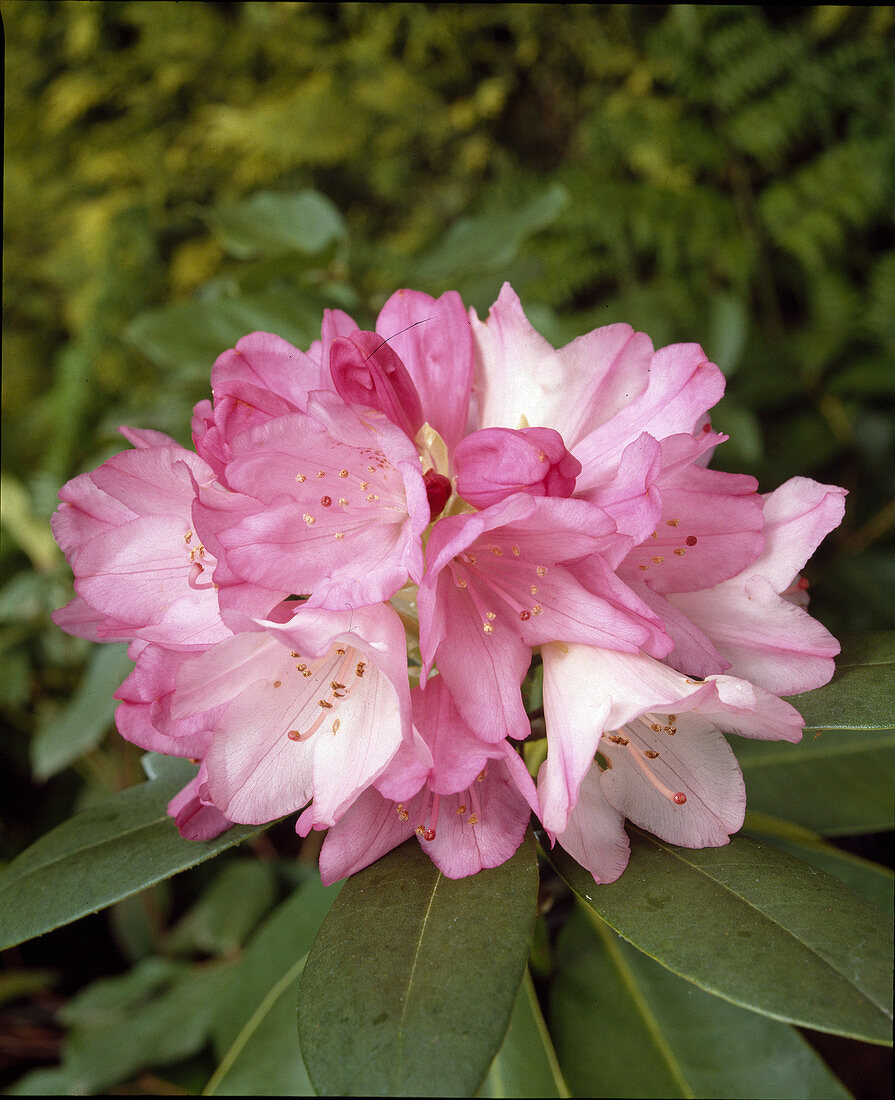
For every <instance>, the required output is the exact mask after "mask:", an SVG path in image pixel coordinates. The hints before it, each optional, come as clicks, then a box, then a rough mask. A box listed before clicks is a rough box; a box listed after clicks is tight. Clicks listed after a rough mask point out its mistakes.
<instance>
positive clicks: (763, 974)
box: [552, 827, 892, 1043]
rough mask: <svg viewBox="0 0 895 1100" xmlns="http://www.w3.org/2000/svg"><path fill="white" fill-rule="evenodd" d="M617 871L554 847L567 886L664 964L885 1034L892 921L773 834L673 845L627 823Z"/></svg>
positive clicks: (779, 1014) (778, 1007)
mask: <svg viewBox="0 0 895 1100" xmlns="http://www.w3.org/2000/svg"><path fill="white" fill-rule="evenodd" d="M630 831H631V861H630V863H629V865H628V868H627V870H626V871H625V873H624V874H623V875H622V876H621V878H620V879H619V880H618V882H614V883H612V884H610V885H608V886H597V885H595V884H594V880H593V876H592V875H590V874H589V873H588V872H587V871H585V870H584V869H583V868H581V867H579V865H578V864H577V863H576V862H575V861H574V860H573V859H571V857H569V856H568V855H567V854H566V853H565V852H562V851H561V850H557V851H556V853H554V854H553V856H552V858H553V860H554V863H555V865H556V867H557V870H558V871H559V872H560V874H561V875H562V876H563V878H565V880H566V881H567V882H568V884H569V885H570V886H571V887H572V889H573V890H574V891H575V892H576V893H577V894H578V895H579V897H581V898H582V899H583V900H584V901H586V902H587V903H588V905H590V907H591V908H592V909H593V910H594V911H595V912H597V913H598V914H599V915H600V916H601V917H602V918H603V919H604V920H605V921H606V922H607V923H608V924H610V925H611V926H612V927H613V928H614V929H615V930H616V931H617V932H618V933H620V934H621V935H622V936H624V937H625V939H627V940H629V941H630V942H631V943H633V944H634V945H635V947H638V948H640V950H641V951H644V952H646V954H648V955H650V956H651V957H652V958H654V959H656V960H657V961H658V962H660V963H662V965H663V966H666V967H668V969H669V970H673V971H674V972H675V973H676V974H679V975H681V977H684V978H687V979H688V981H691V982H693V983H694V984H695V985H698V986H699V987H700V988H702V989H705V990H707V991H708V992H709V993H714V994H716V995H717V996H719V997H723V998H724V999H725V1000H728V1001H732V1002H733V1003H734V1004H738V1005H742V1006H743V1007H745V1008H751V1009H753V1010H754V1011H755V1012H761V1013H762V1014H764V1015H766V1016H771V1017H773V1018H775V1019H778V1020H784V1021H787V1022H789V1023H795V1024H800V1025H802V1026H804V1027H810V1028H815V1029H816V1030H818V1031H830V1032H834V1033H836V1034H840V1035H847V1036H851V1037H853V1038H857V1039H866V1040H868V1041H869V1042H875V1043H887V1042H889V1041H890V1040H891V1030H892V1009H891V999H890V997H891V986H890V979H891V972H892V942H891V929H890V927H889V923H888V921H887V920H886V919H885V917H884V916H883V915H882V913H881V912H880V911H879V910H878V909H877V908H876V907H875V906H873V905H871V904H870V903H869V902H867V901H865V900H864V899H863V898H861V897H859V896H858V895H857V894H855V893H854V892H853V891H852V890H849V888H848V887H847V886H845V885H844V884H843V883H841V882H839V881H838V880H837V879H834V878H831V877H830V876H829V875H826V874H824V873H823V872H822V871H819V870H817V869H816V868H814V867H810V866H808V865H807V864H805V863H802V862H801V861H800V860H797V859H794V858H793V857H792V856H790V855H787V854H786V853H785V852H781V851H779V850H778V849H776V848H774V847H773V846H772V845H769V844H763V843H761V842H759V841H755V840H750V839H748V838H746V837H735V838H734V839H733V840H732V841H731V843H730V844H729V845H727V846H726V847H723V848H702V849H695V850H694V849H689V848H676V847H674V846H673V845H671V844H667V843H665V842H664V841H661V840H657V839H656V838H655V837H652V836H648V835H647V834H645V833H642V832H641V831H640V830H639V829H635V828H633V827H632V828H631V830H630Z"/></svg>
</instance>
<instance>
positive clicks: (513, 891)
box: [298, 836, 538, 1096]
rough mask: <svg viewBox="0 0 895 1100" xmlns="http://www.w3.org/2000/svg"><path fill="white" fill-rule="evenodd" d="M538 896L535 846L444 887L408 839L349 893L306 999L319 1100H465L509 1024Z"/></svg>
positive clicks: (309, 1055) (334, 917)
mask: <svg viewBox="0 0 895 1100" xmlns="http://www.w3.org/2000/svg"><path fill="white" fill-rule="evenodd" d="M537 889H538V871H537V862H536V860H535V853H534V844H533V843H532V841H531V837H530V836H529V837H528V838H527V839H526V840H525V841H524V842H523V844H522V846H521V847H520V849H519V851H518V852H517V853H516V854H515V855H514V856H513V857H512V859H510V860H508V861H507V862H506V863H504V864H503V865H502V866H501V867H495V868H494V869H493V870H488V871H480V872H479V873H478V874H477V875H470V876H469V877H468V878H463V879H449V878H445V876H444V875H442V873H441V872H440V871H439V870H438V869H437V868H436V867H435V865H434V864H433V863H432V862H431V861H430V859H429V857H428V856H427V855H426V853H425V852H424V851H423V850H422V848H421V847H420V845H419V844H418V843H417V842H416V840H410V841H408V842H407V843H406V844H403V845H402V846H401V847H400V848H397V849H395V850H394V851H392V852H390V853H389V854H388V855H386V856H384V857H383V858H382V859H380V860H378V861H377V862H376V863H374V864H372V866H370V867H367V868H365V869H364V870H363V871H361V872H360V873H359V874H357V875H353V876H352V877H351V878H350V879H349V880H348V882H347V883H346V885H345V886H344V887H343V889H342V892H341V894H340V895H339V897H338V898H337V899H336V902H335V904H334V905H333V908H332V910H331V911H330V914H329V916H328V917H327V918H326V920H325V921H324V922H323V927H322V928H321V929H320V932H319V934H318V936H317V939H316V940H315V941H314V946H313V948H312V949H311V954H310V957H309V959H308V963H307V966H306V967H305V972H304V975H303V977H302V981H301V987H300V990H299V1006H298V1025H299V1037H300V1039H301V1049H302V1053H303V1054H304V1058H305V1064H306V1066H307V1067H308V1074H309V1075H310V1078H311V1080H312V1082H313V1083H314V1087H315V1088H316V1089H317V1091H318V1092H321V1093H336V1094H341V1095H345V1094H348V1095H358V1096H364V1095H372V1096H390V1095H391V1096H433V1095H435V1096H446V1095H459V1096H470V1095H472V1094H473V1093H474V1092H475V1091H476V1089H477V1088H478V1087H479V1085H480V1084H481V1082H482V1080H483V1078H484V1077H485V1074H486V1073H487V1072H488V1067H489V1065H490V1064H491V1060H492V1059H493V1057H494V1055H495V1053H496V1051H497V1050H498V1048H499V1047H500V1044H501V1041H502V1040H503V1037H504V1034H505V1032H506V1029H507V1025H508V1023H509V1019H510V1015H511V1013H512V1009H513V1002H514V1001H515V998H516V992H517V990H518V989H519V984H520V982H521V980H522V974H523V971H524V969H525V960H526V958H527V955H528V945H529V942H530V940H531V933H532V926H533V923H534V916H535V905H536V899H537Z"/></svg>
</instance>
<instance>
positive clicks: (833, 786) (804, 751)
mask: <svg viewBox="0 0 895 1100" xmlns="http://www.w3.org/2000/svg"><path fill="white" fill-rule="evenodd" d="M730 741H731V744H732V745H733V750H734V752H735V753H736V756H737V759H738V760H739V762H740V767H741V768H742V770H743V778H744V779H745V781H746V796H747V804H748V806H749V809H750V810H755V811H757V812H759V813H763V814H769V815H771V816H772V817H780V818H786V819H788V820H790V821H794V822H796V823H797V824H798V825H801V826H803V827H804V828H806V829H811V830H812V831H813V832H815V833H825V834H829V835H835V834H837V833H838V834H840V835H843V836H847V835H850V834H854V833H875V832H882V831H884V830H886V829H891V828H893V826H895V814H893V806H892V787H893V785H895V751H893V750H895V730H825V731H823V732H821V733H816V734H812V733H806V734H805V735H804V737H803V738H802V740H801V741H800V742H799V743H798V744H797V745H791V744H789V743H788V742H785V741H752V740H750V739H748V738H745V737H731V738H730Z"/></svg>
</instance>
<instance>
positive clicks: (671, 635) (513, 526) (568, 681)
mask: <svg viewBox="0 0 895 1100" xmlns="http://www.w3.org/2000/svg"><path fill="white" fill-rule="evenodd" d="M211 388H212V393H213V400H211V401H202V402H200V403H199V404H198V405H197V406H196V409H195V412H194V416H193V422H192V435H193V441H194V445H195V450H187V449H185V448H183V447H181V446H180V445H178V444H177V443H176V442H175V441H174V440H173V439H171V438H169V437H168V436H165V435H163V434H161V433H160V432H156V431H150V430H134V429H128V428H123V429H122V432H123V434H124V435H125V437H126V438H127V439H128V441H129V442H130V443H131V444H132V445H133V449H132V450H129V451H126V452H124V453H122V454H119V455H116V456H115V457H114V458H111V459H109V460H108V461H107V462H104V463H103V464H102V465H101V466H100V467H99V468H98V469H97V470H95V471H94V472H92V473H85V474H81V475H80V476H79V477H76V478H75V479H74V480H73V481H71V482H69V483H68V484H67V485H66V486H65V487H64V488H63V490H62V491H61V493H60V497H61V500H62V503H61V505H60V507H59V509H58V511H57V512H56V514H55V516H54V519H53V531H54V534H55V536H56V539H57V541H58V542H59V545H60V546H61V547H62V549H63V550H64V552H65V554H66V556H67V558H68V560H69V562H70V563H71V566H72V569H73V571H74V574H75V591H76V596H75V598H74V599H73V600H72V602H71V603H70V604H68V606H67V607H65V608H63V609H62V610H60V611H58V612H57V613H56V615H55V620H56V622H57V623H58V624H59V625H60V626H61V627H63V628H64V629H65V630H67V631H69V632H70V633H72V634H76V635H78V636H80V637H85V638H90V639H92V640H94V641H104V642H117V641H127V642H128V643H129V654H130V657H131V659H132V660H133V662H134V668H133V671H132V672H131V674H130V675H129V676H128V677H127V679H126V680H125V682H124V683H123V684H122V685H121V687H120V688H119V689H118V691H117V692H116V697H117V698H118V699H119V700H120V704H119V706H118V709H117V712H116V721H117V725H118V728H119V730H120V732H121V733H122V734H123V736H124V737H126V738H127V739H128V740H130V741H132V742H134V743H135V744H137V745H140V746H142V747H143V748H145V749H148V750H154V751H157V752H162V753H167V754H172V755H175V756H181V757H187V758H191V759H193V760H195V761H197V762H198V763H199V769H198V774H197V775H196V777H195V779H194V780H193V781H192V782H191V783H189V785H188V786H187V787H186V788H185V789H184V790H183V791H182V792H181V793H180V794H179V795H177V797H176V798H174V799H173V801H172V802H171V804H170V807H169V811H170V813H171V815H172V816H173V817H174V820H175V822H176V825H177V827H178V829H179V830H180V832H181V834H182V835H183V836H184V837H187V838H190V839H199V840H201V839H207V838H210V837H212V836H215V835H217V834H218V833H220V832H221V831H222V830H224V829H227V828H228V827H229V826H230V824H231V823H233V822H243V823H252V824H260V823H264V822H269V821H273V820H275V819H277V818H279V817H281V816H282V815H285V814H289V813H292V812H295V811H300V815H299V817H298V821H297V829H298V831H299V832H300V833H301V834H302V835H307V834H308V833H309V832H310V830H312V829H326V830H328V832H327V835H326V838H325V841H324V843H323V846H322V850H321V855H320V867H321V873H322V876H323V879H324V881H326V882H330V881H334V880H337V879H339V878H342V877H344V876H345V875H347V874H350V873H352V872H354V871H356V870H358V869H360V868H362V867H364V866H366V865H367V864H369V863H371V862H372V861H373V860H375V859H377V858H378V857H379V856H380V855H382V854H383V853H385V852H387V851H389V850H390V849H391V848H393V847H395V846H396V845H397V844H399V843H401V842H402V841H404V840H405V839H407V838H409V837H412V836H416V837H417V838H418V839H419V842H420V843H421V844H422V845H423V846H424V848H425V850H426V851H427V852H428V853H429V855H430V856H431V858H432V859H433V860H434V862H435V863H436V864H437V866H438V867H439V868H440V869H441V870H442V871H443V872H444V873H445V874H446V875H448V876H450V877H454V878H458V877H462V876H465V875H469V874H473V873H475V872H476V871H478V870H480V869H481V868H483V867H494V866H497V865H499V864H501V863H503V862H504V861H505V860H507V859H508V858H509V857H510V856H511V855H512V854H513V852H514V851H515V850H516V849H517V848H518V846H519V844H520V843H521V841H522V838H523V835H524V833H525V830H526V828H527V825H528V823H529V820H530V816H531V813H532V812H534V814H535V815H537V817H538V818H539V819H540V822H541V824H542V826H543V829H544V831H545V833H546V834H547V836H548V837H549V840H550V842H551V843H556V842H558V843H559V844H561V845H562V846H563V847H564V848H566V849H567V850H568V851H569V852H570V853H571V854H572V855H573V856H574V857H575V858H576V859H577V860H579V861H580V862H581V864H582V865H583V866H585V867H587V868H588V869H589V870H590V872H591V873H592V874H593V876H594V878H595V879H596V881H597V882H611V881H613V880H614V879H616V878H617V877H618V876H619V875H620V874H621V872H622V871H623V869H624V867H625V864H626V862H627V858H628V840H627V836H626V833H625V829H624V821H625V819H626V818H627V819H629V820H630V821H632V822H634V823H636V824H637V825H639V826H641V827H643V828H645V829H647V830H650V831H651V832H653V833H655V834H656V835H657V836H659V837H661V838H663V839H665V840H667V841H669V842H672V843H675V844H680V845H688V846H691V847H702V846H706V845H720V844H724V843H726V842H727V840H728V838H729V836H730V835H731V834H732V833H733V832H735V831H736V830H737V829H738V828H739V827H740V826H741V824H742V822H743V814H744V808H745V793H744V788H743V780H742V776H741V774H740V770H739V767H738V766H737V762H736V759H735V757H734V754H733V752H732V751H731V749H730V747H729V745H728V742H727V740H726V739H725V737H724V736H723V734H724V733H727V732H733V733H737V734H740V735H742V736H746V737H754V738H765V739H784V740H788V741H796V740H798V739H799V737H800V736H801V731H802V726H803V723H802V720H801V718H800V716H799V714H798V712H797V711H796V710H795V709H794V708H793V706H791V705H790V704H789V703H787V702H785V701H784V700H783V699H782V698H781V696H782V695H792V694H796V693H799V692H804V691H807V690H809V689H811V688H815V687H818V686H820V685H821V684H823V683H825V682H826V681H827V680H828V679H829V678H830V676H831V675H832V671H833V657H834V656H835V654H836V653H837V652H838V649H839V647H838V645H837V643H836V641H835V639H834V638H833V637H832V636H831V635H830V634H829V633H828V632H827V631H826V630H825V629H824V628H823V627H822V626H821V625H820V624H819V623H817V622H816V621H815V620H814V619H812V618H811V617H810V616H809V614H808V613H807V611H806V610H805V603H806V602H807V601H806V595H805V591H804V589H805V582H804V581H803V580H802V579H801V578H800V571H801V570H802V568H803V567H804V565H805V563H806V561H807V560H808V558H809V557H810V555H811V554H812V553H813V551H814V550H815V548H816V547H817V545H818V543H819V542H820V541H821V539H823V537H824V536H825V535H826V534H827V533H828V532H829V531H830V530H832V529H833V528H834V527H835V526H836V525H837V524H838V523H839V522H840V520H841V518H842V514H843V506H844V504H843V501H844V496H845V493H844V490H842V489H839V488H837V487H835V486H827V485H820V484H818V483H816V482H814V481H811V480H808V479H806V478H794V479H792V480H791V481H789V482H787V483H786V484H785V485H783V486H782V487H781V488H779V489H777V490H776V491H775V492H772V493H770V494H768V495H760V494H759V493H758V491H757V488H758V486H757V483H756V481H755V480H754V479H753V478H751V477H745V476H742V475H738V474H727V473H722V472H719V471H716V470H712V469H709V467H708V461H709V459H710V457H711V455H712V453H713V451H714V449H715V448H716V447H717V446H718V444H720V443H722V442H723V441H724V439H725V438H726V437H725V436H723V435H720V434H718V433H716V432H715V431H713V429H712V427H711V424H710V421H709V418H708V412H709V410H710V409H711V408H712V406H714V405H715V404H716V403H717V401H718V400H719V398H720V397H721V395H722V392H723V389H724V380H723V377H722V374H721V372H720V371H719V369H718V368H717V367H716V366H715V365H714V364H712V363H710V362H708V360H707V359H706V356H705V354H704V353H703V351H702V349H701V348H700V347H699V345H697V344H676V345H673V346H671V347H667V348H663V349H661V350H659V351H656V350H655V349H654V348H653V345H652V342H651V341H650V339H649V337H648V336H646V335H644V334H642V333H637V332H634V331H633V330H632V329H631V328H630V327H629V326H628V325H626V324H611V325H608V326H606V327H604V328H599V329H596V330H595V331H593V332H589V333H587V334H586V335H584V336H581V337H579V338H578V339H577V340H574V341H572V342H571V343H570V344H568V345H566V346H565V347H564V348H561V349H559V350H555V349H554V348H553V347H551V346H550V344H548V343H547V341H546V340H544V339H543V338H542V337H541V336H540V335H539V334H538V333H537V332H536V331H535V330H534V329H533V328H532V326H531V325H530V324H529V322H528V321H527V319H526V317H525V315H524V313H523V310H522V307H521V304H520V302H519V299H518V297H517V296H516V294H515V293H514V292H513V290H512V288H511V287H510V286H509V285H505V286H504V288H503V290H502V291H501V294H500V296H499V298H498V299H497V301H496V302H495V304H494V305H493V307H492V308H491V310H490V312H489V314H488V316H487V318H486V319H485V320H480V319H479V317H478V316H477V315H476V313H475V311H474V310H470V311H469V312H467V310H466V309H465V307H464V305H463V303H462V301H461V299H460V297H459V295H458V294H456V293H454V292H450V293H447V294H444V295H443V296H442V297H441V298H438V299H433V298H431V297H430V296H428V295H426V294H423V293H419V292H416V291H410V290H403V291H398V292H397V293H396V294H394V295H393V296H392V297H391V298H390V299H389V300H388V301H387V302H386V304H385V306H384V307H383V309H382V311H381V312H380V314H379V317H378V319H377V322H376V327H375V331H374V332H365V331H362V330H361V329H359V328H358V326H357V325H356V324H355V322H354V321H353V320H352V319H351V318H350V317H349V316H348V315H347V314H345V313H343V312H341V311H339V310H328V311H326V312H325V313H324V317H323V324H322V331H321V338H320V340H319V341H315V342H314V343H313V344H312V345H311V347H310V348H309V349H308V350H307V351H300V350H298V349H297V348H294V347H292V346H291V345H290V344H288V343H287V342H286V341H285V340H283V339H280V338H279V337H277V336H274V335H271V334H268V333H261V332H256V333H253V334H251V335H249V336H246V337H244V338H243V339H241V340H240V341H239V342H238V343H237V345H236V347H235V348H234V349H233V350H230V351H227V352H225V353H224V354H223V355H221V356H220V358H219V359H218V360H217V362H216V363H215V364H214V367H213V369H212V372H211ZM533 659H534V660H537V659H540V661H542V663H543V719H544V726H545V727H546V744H547V751H546V757H544V754H543V752H542V753H540V760H541V761H542V762H541V763H540V767H539V770H538V771H537V773H536V774H534V775H533V774H531V773H530V771H529V769H528V768H527V767H526V763H525V754H524V753H523V751H522V750H523V746H524V745H525V744H526V741H527V739H529V740H530V738H531V733H532V727H531V723H530V719H529V716H528V714H527V713H526V709H525V707H524V706H523V696H522V685H523V681H524V680H525V678H526V676H527V675H528V673H529V670H530V668H531V667H532V661H533ZM535 756H536V754H531V759H532V760H534V758H535Z"/></svg>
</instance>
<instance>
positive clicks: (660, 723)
mask: <svg viewBox="0 0 895 1100" xmlns="http://www.w3.org/2000/svg"><path fill="white" fill-rule="evenodd" d="M542 653H543V657H544V717H545V720H546V724H547V743H548V746H549V749H548V754H547V759H546V761H545V762H544V764H543V765H542V767H541V771H540V774H539V777H538V794H539V798H540V801H541V821H542V822H543V824H544V827H545V828H546V829H547V830H548V832H549V833H550V834H551V836H555V837H556V838H557V839H558V841H559V843H560V844H562V846H563V847H564V848H566V849H567V850H568V851H569V852H570V854H572V855H573V856H574V857H575V858H576V859H577V860H578V861H579V862H580V863H582V865H583V866H586V867H587V868H588V869H589V870H590V871H591V872H592V873H593V874H594V875H595V877H596V878H597V880H598V881H602V882H610V881H613V880H614V878H617V877H618V874H620V873H621V871H622V870H623V869H624V865H625V862H626V856H625V854H624V853H625V852H626V851H627V839H626V837H625V836H624V830H623V827H622V826H623V821H624V819H625V818H628V819H630V820H631V821H633V822H634V823H635V824H637V825H640V826H641V827H642V828H644V829H648V830H649V831H650V832H652V833H655V834H656V835H657V836H659V837H661V838H662V839H663V840H667V841H669V842H670V843H673V844H681V845H684V846H687V847H691V848H701V847H706V846H717V845H719V844H726V843H727V841H728V838H729V835H730V834H731V833H733V832H736V831H737V830H738V829H739V828H740V826H741V825H742V823H743V813H744V811H745V805H746V794H745V789H744V787H743V781H742V775H741V773H740V769H739V766H738V765H737V762H736V758H735V756H734V754H733V751H732V750H731V748H730V746H729V744H728V743H727V741H726V740H725V738H724V737H723V736H722V733H737V734H740V735H741V736H744V737H755V738H761V739H767V740H780V739H782V740H787V741H798V740H799V738H800V737H801V733H802V726H803V722H802V719H801V716H800V715H799V713H798V712H797V711H796V710H795V708H794V707H792V706H790V705H789V704H788V703H786V702H784V701H783V700H781V699H778V698H777V697H776V696H774V695H771V694H770V693H769V692H766V691H763V690H762V689H761V688H758V687H755V686H754V685H753V684H750V683H748V682H747V681H745V680H739V679H735V678H734V677H731V676H710V677H708V678H707V679H706V680H705V681H702V680H695V679H693V678H690V677H687V676H684V675H682V674H681V673H678V672H675V671H674V670H673V669H670V668H668V667H667V666H666V665H664V664H662V663H661V662H659V661H655V660H653V659H651V658H649V657H646V656H643V655H634V656H632V655H629V654H622V653H617V652H614V651H612V650H605V649H596V648H594V647H591V646H563V645H558V644H556V643H553V644H551V645H548V646H544V647H543V649H542ZM596 752H599V753H600V755H601V756H602V757H603V761H602V764H601V763H594V754H595V753H596Z"/></svg>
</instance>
